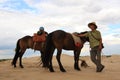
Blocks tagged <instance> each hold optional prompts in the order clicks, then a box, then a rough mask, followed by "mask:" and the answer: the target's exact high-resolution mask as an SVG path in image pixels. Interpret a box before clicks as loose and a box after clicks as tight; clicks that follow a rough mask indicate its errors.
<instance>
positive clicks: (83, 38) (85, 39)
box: [78, 31, 89, 42]
mask: <svg viewBox="0 0 120 80" xmlns="http://www.w3.org/2000/svg"><path fill="white" fill-rule="evenodd" d="M85 33H87V31H84V32H81V33H78V34H85ZM80 39H81V40H82V41H83V42H86V41H88V42H89V37H86V36H84V37H80Z"/></svg>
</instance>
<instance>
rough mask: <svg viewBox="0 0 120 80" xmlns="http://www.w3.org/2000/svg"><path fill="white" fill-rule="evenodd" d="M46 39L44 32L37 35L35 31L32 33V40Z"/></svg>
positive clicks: (42, 40) (40, 40) (41, 40)
mask: <svg viewBox="0 0 120 80" xmlns="http://www.w3.org/2000/svg"><path fill="white" fill-rule="evenodd" d="M45 40H46V34H44V33H43V34H42V35H37V33H34V35H33V42H45Z"/></svg>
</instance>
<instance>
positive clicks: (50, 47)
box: [42, 30, 89, 72]
mask: <svg viewBox="0 0 120 80" xmlns="http://www.w3.org/2000/svg"><path fill="white" fill-rule="evenodd" d="M84 33H86V32H82V33H80V34H84ZM80 39H81V46H79V47H76V45H75V43H74V39H73V37H72V35H71V34H70V33H67V32H65V31H62V30H57V31H54V32H52V33H50V34H48V36H47V39H46V47H45V53H44V55H43V57H42V62H43V65H44V67H45V68H48V69H49V71H50V72H54V69H53V66H52V56H53V53H54V50H55V49H57V55H56V58H57V61H58V64H59V67H60V70H61V71H62V72H66V70H65V69H64V68H63V66H62V63H61V61H60V57H61V52H62V49H64V50H73V51H74V69H76V70H80V68H79V64H78V62H79V55H80V52H81V49H82V47H83V44H84V43H85V42H86V41H89V38H88V37H80Z"/></svg>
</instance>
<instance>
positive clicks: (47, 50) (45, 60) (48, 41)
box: [42, 33, 54, 68]
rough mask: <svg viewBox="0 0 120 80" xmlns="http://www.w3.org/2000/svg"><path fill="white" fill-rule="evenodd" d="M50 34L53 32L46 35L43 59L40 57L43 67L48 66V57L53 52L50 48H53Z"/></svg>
mask: <svg viewBox="0 0 120 80" xmlns="http://www.w3.org/2000/svg"><path fill="white" fill-rule="evenodd" d="M52 34H53V33H50V34H48V36H47V39H46V45H45V53H44V54H43V59H42V62H43V67H47V68H48V67H49V62H50V58H51V57H52V54H53V53H52V52H51V50H52V49H53V48H54V47H53V46H54V45H53V41H52Z"/></svg>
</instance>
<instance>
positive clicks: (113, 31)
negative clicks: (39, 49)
mask: <svg viewBox="0 0 120 80" xmlns="http://www.w3.org/2000/svg"><path fill="white" fill-rule="evenodd" d="M89 22H96V24H97V25H98V30H99V31H101V34H102V38H103V43H104V45H105V48H104V49H103V54H107V55H111V54H120V0H0V55H1V57H0V58H4V57H6V55H12V56H13V55H14V49H15V46H16V42H17V40H18V39H19V38H21V37H23V36H26V35H31V36H32V35H33V33H35V32H37V31H38V29H39V27H40V26H43V27H44V28H45V30H46V31H47V32H48V33H50V32H52V31H55V30H59V29H60V30H64V31H66V32H70V33H72V32H83V31H89V30H90V29H89V28H88V27H87V24H88V23H89ZM88 44H89V43H86V44H85V46H84V48H83V50H82V52H81V55H84V54H85V55H89V46H88ZM29 53H30V52H29V51H28V53H27V56H28V55H29ZM32 53H33V52H32ZM32 53H31V54H30V55H32ZM65 53H68V54H69V53H70V52H67V51H66V52H65ZM34 54H35V55H36V53H34ZM8 57H9V56H8Z"/></svg>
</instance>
